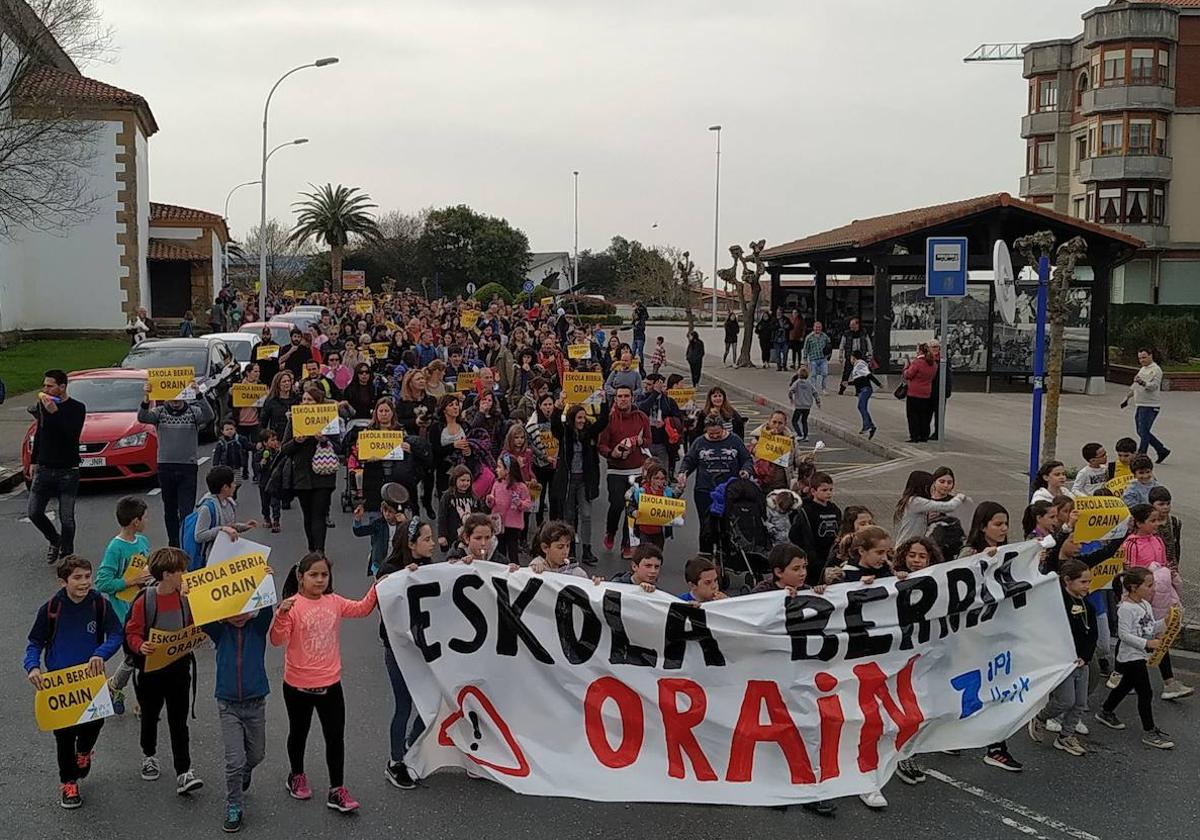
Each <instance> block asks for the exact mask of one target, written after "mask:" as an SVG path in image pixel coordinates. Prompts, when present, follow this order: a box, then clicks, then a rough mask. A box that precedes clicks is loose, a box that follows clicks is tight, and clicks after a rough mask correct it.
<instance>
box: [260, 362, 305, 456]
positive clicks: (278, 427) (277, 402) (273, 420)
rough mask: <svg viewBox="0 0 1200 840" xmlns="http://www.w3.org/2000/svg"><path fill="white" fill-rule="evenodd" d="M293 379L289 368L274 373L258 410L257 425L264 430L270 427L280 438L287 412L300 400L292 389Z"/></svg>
mask: <svg viewBox="0 0 1200 840" xmlns="http://www.w3.org/2000/svg"><path fill="white" fill-rule="evenodd" d="M295 381H296V380H295V378H294V377H293V376H292V372H291V371H290V370H281V371H280V372H279V373H277V374H275V376H274V377H273V378H272V379H271V387H270V388H268V389H267V398H266V399H265V400H263V404H262V408H261V409H260V410H259V412H258V423H259V425H260V426H261V427H262V428H263V430H264V431H266V430H267V429H270V430H271V431H273V432H275V434H276V435H278V436H279V439H280V440H283V433H284V432H285V431H286V430H287V427H288V412H289V411H291V410H292V406H294V405H295V404H296V403H298V402H300V399H299V398H298V397H297V396H296V395H295V393H293V391H292V385H293V384H294V383H295Z"/></svg>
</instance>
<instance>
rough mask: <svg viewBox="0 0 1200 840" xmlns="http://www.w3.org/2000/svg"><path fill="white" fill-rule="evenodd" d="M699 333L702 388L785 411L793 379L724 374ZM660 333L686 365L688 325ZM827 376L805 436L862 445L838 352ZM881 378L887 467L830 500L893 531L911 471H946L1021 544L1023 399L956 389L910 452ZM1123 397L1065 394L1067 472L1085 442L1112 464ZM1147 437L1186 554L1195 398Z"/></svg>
mask: <svg viewBox="0 0 1200 840" xmlns="http://www.w3.org/2000/svg"><path fill="white" fill-rule="evenodd" d="M697 332H699V333H700V338H701V340H702V341H703V342H704V346H705V351H706V352H705V360H704V368H703V372H702V378H701V383H700V384H701V388H702V389H703V388H705V387H710V386H712V385H714V384H719V385H722V386H723V387H725V388H726V389H727V390H729V392H730V398H731V399H732V400H733V401H734V403H735V404H738V403H745V402H746V401H748V400H752V399H765V401H766V402H767V403H768V404H776V405H780V406H787V402H788V401H787V388H788V384H789V383H790V381H791V378H792V375H793V374H792V373H791V372H783V371H776V370H775V368H774V366H771V367H769V368H768V369H765V370H764V369H762V368H731V367H726V366H725V365H724V364H723V363H722V362H721V352H722V351H723V350H724V333H723V331H722V330H721V329H720V328H718V329H716V330H713V329H712V328H711V327H698V328H697ZM659 335H661V336H663V337H664V339H665V340H666V343H667V358H668V362H669V363H671V364H673V365H675V366H678V367H686V363H685V362H684V348H685V345H686V341H687V339H686V335H687V330H686V328H684V327H677V326H666V325H663V326H658V325H655V324H650V325H649V326H648V327H647V328H646V336H647V344H648V345H653V342H654V338H655V337H656V336H659ZM751 358H752V360H754V361H755V362H757V361H758V359H759V358H760V356H759V353H758V345H757V342H755V345H754V347H753V354H752V357H751ZM830 369H831V372H830V378H829V387H828V391H829V393H828V394H827V395H826V396H825V397H824V398H823V399H822V401H821V402H822V404H821V408H819V409H816V408H814V410H813V413H812V416H811V418H810V425H811V426H812V428H813V433H812V434H811V435H810V437H811V439H814V440H815V439H817V438H819V437H822V436H824V437H826V438H828V437H837V438H840V439H842V440H846V441H850V442H851V443H857V444H859V445H862V446H864V447H865V446H869V445H870V444H869V443H868V442H866V441H863V439H862V437H861V436H860V435H859V434H858V430H859V428H860V427H861V425H862V423H861V420H860V419H859V415H858V408H857V402H856V400H855V398H854V395H853V389H848V390H847V393H846V395H845V396H841V397H839V396H838V395H837V383H838V380H839V378H840V376H841V370H842V365H841V361H840V359H839V358H838V354H836V353H835V354H834V361H833V362H832V363H831V364H830ZM880 379H881V380H883V382H884V383H885V385H886V387H885V388H884V389H883V390H881V391H879V392H877V393H876V394H875V396H874V397H873V398H872V399H871V403H870V410H871V416H872V418H873V419H874V420H875V424H876V425H877V426H878V427H879V431H878V433H877V434H876V435H875V439H874V441H873V443H875V444H878V445H879V447H880V448H881V453H880V454H886V455H887V457H890V458H891V459H892V460H890V461H888V462H886V463H884V464H879V465H875V466H869V467H864V468H862V469H861V470H852V471H849V472H847V473H845V474H843V475H841V476H839V478H838V482H837V488H836V495H835V501H837V502H838V503H839V504H840V505H845V504H846V503H848V502H851V501H853V502H854V503H856V504H865V505H866V506H867V507H869V508H870V509H871V510H872V512H874V514H875V520H876V521H877V522H879V523H880V524H882V525H884V526H885V527H887V526H890V525H891V522H892V512H893V510H894V509H895V506H896V501H897V500H898V499H899V497H900V493H901V491H902V490H903V488H904V482H905V479H906V478H907V477H908V473H909V471H910V470H916V469H923V470H932V469H933V468H934V467H936V466H940V465H942V464H945V465H947V466H949V467H951V468H952V469H953V470H954V472H955V476H956V478H957V482H958V489H959V490H960V491H961V492H963V493H966V494H967V496H969V497H970V498H971V499H972V500H973V501H975V502H980V501H983V500H985V499H991V500H994V501H997V502H1000V503H1001V504H1003V505H1004V506H1005V507H1006V508H1007V509H1008V512H1009V522H1010V527H1011V531H1010V535H1012V537H1013V538H1019V537H1020V536H1021V535H1020V534H1018V533H1017V532H1018V531H1019V530H1020V524H1019V523H1020V519H1021V513H1022V512H1023V511H1024V509H1025V506H1026V502H1027V500H1028V498H1029V494H1028V491H1027V489H1026V488H1027V484H1028V479H1027V478H1026V475H1025V471H1026V469H1027V462H1028V459H1029V454H1028V453H1029V425H1030V424H1029V418H1030V396H1029V395H1028V394H996V393H993V394H984V393H973V392H955V394H954V396H953V397H952V398H951V400H950V401H949V403H948V406H947V410H946V414H947V418H946V419H947V423H946V426H947V428H946V429H944V430H943V433H942V434H943V438H944V439H943V440H942V441H941V442H940V445H939V442H932V443H929V444H921V445H914V444H910V443H906V442H905V440H906V438H907V437H908V426H907V421H906V420H905V416H904V403H903V402H902V401H900V400H897V399H895V398H894V397H893V396H892V393H891V391H892V388H894V387H895V385H896V381H895V377H882V376H881V377H880ZM1123 396H1124V389H1123V388H1121V386H1113V387H1112V388H1111V389H1110V393H1109V394H1107V395H1105V396H1099V397H1089V396H1084V395H1082V394H1064V395H1063V398H1062V402H1061V406H1060V410H1059V427H1058V429H1059V430H1058V458H1059V460H1061V461H1063V462H1064V463H1065V464H1067V465H1068V466H1070V467H1078V466H1080V465H1081V464H1082V458H1081V456H1080V452H1079V450H1080V448H1081V447H1082V446H1083V444H1085V443H1088V442H1089V441H1098V442H1100V443H1102V444H1104V446H1105V448H1107V449H1108V451H1109V453H1110V457H1115V456H1114V455H1113V451H1114V447H1113V444H1114V443H1115V442H1116V440H1117V438H1119V437H1124V436H1126V435H1128V436H1129V437H1135V435H1134V431H1133V410H1132V408H1129V409H1126V410H1124V411H1122V410H1121V409H1120V408H1118V405H1119V403H1120V402H1121V399H1122V398H1123ZM789 416H790V411H789ZM1154 430H1155V432H1156V433H1157V434H1158V436H1159V437H1160V438H1162V440H1163V441H1164V442H1165V443H1166V444H1167V445H1168V446H1170V447H1172V453H1171V457H1170V458H1169V459H1168V460H1167V462H1166V463H1165V464H1161V465H1159V466H1158V467H1157V469H1156V471H1155V474H1156V475H1157V477H1158V480H1159V481H1160V482H1161V483H1162V484H1164V485H1166V486H1167V487H1169V488H1170V489H1171V491H1172V495H1173V496H1174V500H1173V512H1174V513H1175V515H1176V516H1178V517H1179V518H1180V519H1181V520H1182V521H1183V523H1184V546H1185V547H1186V546H1188V545H1189V537H1188V534H1189V533H1193V531H1192V528H1193V527H1194V523H1196V522H1197V521H1200V454H1198V453H1197V450H1196V448H1195V447H1194V445H1192V444H1191V443H1190V442H1191V441H1196V440H1200V393H1185V392H1172V393H1164V394H1163V410H1162V414H1161V417H1160V419H1159V421H1158V422H1157V423H1156V424H1155V427H1154ZM947 432H948V435H947ZM819 461H820V458H819V456H818V463H819ZM973 510H974V506H973V505H972V506H970V508H969V509H967V510H965V511H964V517H965V518H966V519H967V520H968V521H969V517H970V515H971V513H972V512H973ZM1184 553H1185V558H1184V559H1183V562H1182V564H1181V574H1182V576H1183V578H1184V592H1183V600H1184V602H1185V604H1188V605H1193V606H1198V607H1200V564H1198V562H1197V561H1196V560H1194V559H1193V558H1191V557H1188V556H1186V554H1187V552H1186V551H1185V552H1184ZM1189 623H1195V621H1194V620H1193V621H1191V622H1189Z"/></svg>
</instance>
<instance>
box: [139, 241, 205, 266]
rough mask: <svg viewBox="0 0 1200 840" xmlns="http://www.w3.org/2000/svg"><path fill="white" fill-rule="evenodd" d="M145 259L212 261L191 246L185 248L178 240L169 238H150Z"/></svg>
mask: <svg viewBox="0 0 1200 840" xmlns="http://www.w3.org/2000/svg"><path fill="white" fill-rule="evenodd" d="M146 259H148V260H187V261H188V262H211V261H212V259H211V257H206V256H204V254H201V253H198V252H196V251H193V250H192V249H191V248H185V247H184V246H182V245H180V244H179V243H178V242H172V241H171V240H170V239H151V240H150V248H149V252H148V253H147V254H146Z"/></svg>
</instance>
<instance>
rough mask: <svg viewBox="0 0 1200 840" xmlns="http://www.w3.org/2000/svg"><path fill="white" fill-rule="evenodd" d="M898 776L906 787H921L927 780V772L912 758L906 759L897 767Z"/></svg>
mask: <svg viewBox="0 0 1200 840" xmlns="http://www.w3.org/2000/svg"><path fill="white" fill-rule="evenodd" d="M896 776H897V777H898V778H899V779H900V781H902V782H904V784H906V785H919V784H921V782H923V781H925V779H926V776H925V771H924V770H922V769H921V765H919V764H917V762H916V759H912V758H906V759H904V760H903V761H901V762H900V763H899V764H897V765H896Z"/></svg>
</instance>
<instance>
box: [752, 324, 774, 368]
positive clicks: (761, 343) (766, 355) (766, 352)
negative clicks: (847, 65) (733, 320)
mask: <svg viewBox="0 0 1200 840" xmlns="http://www.w3.org/2000/svg"><path fill="white" fill-rule="evenodd" d="M754 334H755V335H757V336H758V350H759V352H760V353H762V363H763V367H766V366H767V365H768V364H770V362H771V344H772V343H773V342H774V341H775V319H774V318H772V317H771V313H770V312H764V313H763V314H762V317H761V318H759V319H758V323H757V324H755V325H754Z"/></svg>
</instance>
